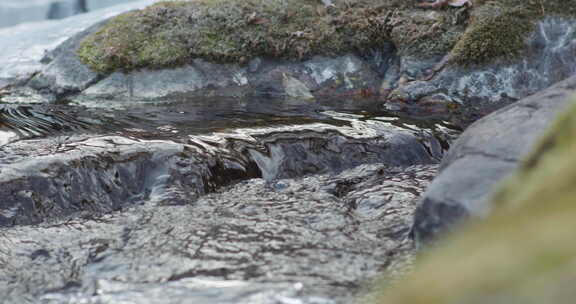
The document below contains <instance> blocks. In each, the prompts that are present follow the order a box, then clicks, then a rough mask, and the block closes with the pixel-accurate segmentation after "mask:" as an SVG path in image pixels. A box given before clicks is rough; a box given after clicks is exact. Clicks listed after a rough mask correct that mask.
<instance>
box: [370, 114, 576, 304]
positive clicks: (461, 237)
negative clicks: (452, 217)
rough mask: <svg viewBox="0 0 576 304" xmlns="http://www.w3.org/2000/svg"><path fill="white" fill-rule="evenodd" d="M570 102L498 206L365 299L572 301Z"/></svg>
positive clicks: (514, 303) (574, 207) (575, 131)
mask: <svg viewBox="0 0 576 304" xmlns="http://www.w3.org/2000/svg"><path fill="white" fill-rule="evenodd" d="M575 150H576V104H575V105H573V106H572V108H570V109H569V110H568V111H567V112H566V113H565V114H564V115H562V117H561V118H560V119H559V120H558V121H557V122H556V123H555V125H554V126H553V127H552V128H551V129H550V130H549V131H548V134H547V135H546V136H545V137H544V139H543V140H542V141H541V142H540V144H539V145H538V146H537V148H536V149H535V150H534V153H533V154H532V155H531V156H530V157H529V158H528V159H527V160H526V161H525V162H524V163H523V164H522V166H521V168H520V170H519V171H518V173H517V174H516V175H515V176H514V177H513V178H512V179H511V181H510V182H508V183H506V185H505V186H504V187H503V189H502V191H501V192H500V194H499V195H497V197H496V199H495V205H496V207H497V208H498V210H497V211H496V212H495V213H494V215H493V216H492V217H491V218H489V219H486V220H483V221H481V222H477V223H471V224H470V225H469V226H468V227H463V228H462V229H461V230H460V231H459V233H458V234H457V235H454V236H452V237H451V238H449V239H448V240H446V241H445V242H444V243H442V244H440V245H439V246H438V247H437V248H434V249H431V251H430V252H428V253H427V254H426V256H423V257H422V259H421V260H420V262H419V265H417V267H416V270H415V272H414V273H413V274H411V276H410V277H409V278H407V279H406V280H405V281H404V282H401V283H400V284H398V285H396V286H394V287H392V288H390V289H381V290H379V291H377V292H376V294H375V295H373V296H372V297H369V298H367V301H368V302H369V303H378V304H388V303H390V304H392V303H393V304H428V303H434V304H453V303H469V304H483V303H499V304H500V303H501V304H504V303H505V304H520V303H522V304H540V303H571V302H573V299H574V296H576V291H575V290H574V286H573V278H574V273H576V244H575V243H574V241H573V239H574V231H576V204H574V202H575V201H574V198H575V197H576V157H575V155H574V151H575Z"/></svg>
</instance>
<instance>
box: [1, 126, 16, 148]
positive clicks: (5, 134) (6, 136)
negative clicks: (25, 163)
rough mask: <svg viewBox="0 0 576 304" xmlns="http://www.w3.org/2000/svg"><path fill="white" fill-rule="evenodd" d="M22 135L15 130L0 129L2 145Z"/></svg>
mask: <svg viewBox="0 0 576 304" xmlns="http://www.w3.org/2000/svg"><path fill="white" fill-rule="evenodd" d="M19 138H20V137H19V136H18V134H16V133H15V132H13V131H6V130H0V146H3V145H5V144H8V143H11V142H13V141H15V140H17V139H19Z"/></svg>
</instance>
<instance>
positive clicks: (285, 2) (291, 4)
mask: <svg viewBox="0 0 576 304" xmlns="http://www.w3.org/2000/svg"><path fill="white" fill-rule="evenodd" d="M403 2H405V1H399V0H394V1H390V0H389V1H386V0H376V1H367V0H363V1H362V0H357V1H345V2H342V3H340V2H337V4H338V5H337V7H335V8H328V9H326V8H325V7H324V6H323V5H321V2H320V1H312V0H196V1H166V2H160V3H157V4H155V5H152V6H149V7H147V8H145V9H142V10H137V11H132V12H128V13H125V14H123V15H120V16H118V17H116V18H113V19H112V20H111V21H110V22H108V23H107V24H106V25H105V26H103V27H102V29H101V30H100V31H98V32H97V33H95V34H93V35H90V36H89V37H87V38H86V39H85V40H84V41H83V42H82V43H81V46H80V48H79V51H78V55H79V57H80V59H81V61H82V62H83V63H85V64H87V65H89V66H90V67H91V68H92V69H94V70H95V71H98V72H102V73H110V72H113V71H116V70H124V71H130V70H135V69H139V68H166V67H173V66H179V65H182V64H184V63H187V62H191V60H192V59H194V58H203V59H207V60H210V61H213V62H219V63H226V62H240V63H244V62H247V61H248V60H250V59H252V58H254V57H257V56H263V57H273V58H283V59H304V58H309V57H311V56H313V55H327V56H334V55H339V54H344V53H347V52H351V51H356V50H362V49H367V48H370V47H372V46H377V45H381V44H382V43H383V41H385V40H386V37H387V34H386V28H385V26H384V24H382V22H383V18H381V17H382V16H384V15H385V14H386V12H387V11H388V10H390V9H393V8H399V7H403V6H405V5H406V4H405V3H403Z"/></svg>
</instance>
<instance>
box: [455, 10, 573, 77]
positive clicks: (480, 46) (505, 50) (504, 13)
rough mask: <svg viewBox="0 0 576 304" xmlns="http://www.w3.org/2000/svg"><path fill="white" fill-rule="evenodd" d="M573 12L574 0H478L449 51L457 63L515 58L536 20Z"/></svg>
mask: <svg viewBox="0 0 576 304" xmlns="http://www.w3.org/2000/svg"><path fill="white" fill-rule="evenodd" d="M547 16H565V17H574V16H576V0H546V1H544V0H498V1H496V0H478V1H475V6H474V8H473V10H472V12H471V18H470V24H469V26H468V27H467V29H466V31H465V32H464V34H463V35H462V36H461V37H460V38H459V40H458V42H457V43H456V45H455V46H454V49H453V50H452V52H451V54H450V55H451V62H452V63H455V64H457V65H465V66H471V65H479V64H485V63H489V62H494V61H510V60H515V59H517V58H519V57H520V55H522V54H523V51H524V50H525V46H526V39H527V38H528V36H529V34H530V33H532V32H533V30H534V29H535V24H536V21H539V20H541V19H543V18H544V17H547Z"/></svg>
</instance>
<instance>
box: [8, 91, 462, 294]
mask: <svg viewBox="0 0 576 304" xmlns="http://www.w3.org/2000/svg"><path fill="white" fill-rule="evenodd" d="M223 103H224V102H223ZM191 104H194V103H185V104H174V105H172V106H166V105H163V106H160V108H159V109H157V110H154V106H147V107H146V109H147V111H145V112H146V113H147V114H148V115H149V116H146V115H142V116H140V114H141V112H138V111H139V110H138V109H139V108H138V107H136V108H134V109H128V110H126V111H125V112H122V111H119V110H116V111H110V112H106V111H100V112H99V110H97V109H88V110H87V111H92V112H90V113H91V115H90V116H91V117H92V118H93V119H94V120H96V117H97V115H95V113H100V114H99V115H100V116H101V118H100V119H101V123H104V124H105V122H107V121H108V119H110V118H112V119H110V120H113V121H115V122H116V123H117V124H118V126H114V127H113V128H112V129H113V130H109V129H106V128H102V129H98V130H93V132H92V133H84V134H80V133H79V132H74V133H72V134H68V135H62V136H51V137H48V138H37V139H28V140H18V141H15V142H11V143H8V144H6V145H4V146H2V149H1V150H2V151H1V156H0V159H1V162H2V166H1V167H0V183H1V184H2V192H3V193H2V197H5V198H10V199H9V200H5V201H4V203H3V204H2V209H1V210H0V218H1V221H0V222H1V224H2V225H3V226H5V227H4V228H1V230H0V240H1V241H0V264H2V267H1V270H0V272H1V273H0V294H1V295H2V296H3V299H5V301H6V302H7V303H27V302H38V301H40V302H43V303H117V302H119V301H123V300H130V301H138V302H143V303H165V302H166V301H168V300H167V298H166V297H169V298H170V299H169V301H172V302H173V303H178V302H181V301H184V299H186V301H188V300H190V299H194V300H195V301H197V302H198V303H213V302H214V301H216V302H221V303H347V302H349V301H350V300H351V297H352V295H353V293H354V292H355V291H357V289H358V287H359V286H360V284H362V282H363V281H364V280H366V279H368V278H370V277H372V276H374V275H376V274H377V272H378V271H380V270H382V269H384V268H386V266H387V265H388V264H390V263H391V262H392V261H393V260H394V259H395V257H396V256H397V255H402V254H404V253H406V252H411V250H413V246H412V244H411V242H410V241H409V240H408V239H407V234H408V233H409V228H410V227H411V223H412V213H413V210H414V207H415V200H416V198H417V197H418V195H419V194H420V193H421V192H422V191H423V189H424V187H425V186H426V185H427V184H428V183H429V181H430V180H431V179H432V177H433V176H434V174H435V171H436V167H437V165H435V164H436V163H437V162H438V160H439V158H440V157H441V155H442V153H443V151H444V149H445V148H446V147H447V146H446V145H447V143H448V142H449V141H450V139H451V138H452V137H453V136H454V134H455V132H454V131H450V130H449V129H447V128H446V127H445V126H442V124H441V123H437V124H433V123H428V122H422V121H416V120H414V121H410V120H402V119H399V118H397V117H393V116H386V115H384V113H372V114H369V113H370V112H359V113H353V112H350V111H348V112H338V111H333V110H329V109H323V110H322V111H312V112H310V113H316V114H315V115H312V114H307V115H303V114H302V113H305V111H303V110H302V106H301V105H300V106H298V107H296V108H297V109H299V110H298V111H294V110H293V109H292V110H293V111H292V112H291V111H290V110H289V109H290V107H289V106H284V107H285V108H284V110H286V111H285V112H284V113H283V115H278V114H277V115H276V116H273V115H270V114H268V115H265V114H263V113H260V115H258V113H255V111H246V112H241V111H236V112H235V110H234V109H235V106H234V105H233V104H231V103H230V101H228V103H227V104H226V107H225V108H226V112H225V113H220V115H217V114H215V113H219V112H218V107H215V108H212V109H211V111H210V113H212V115H214V116H207V117H205V118H204V119H206V120H205V121H202V119H199V120H198V121H196V120H195V119H194V117H195V116H194V115H192V114H195V115H198V117H202V115H201V113H199V112H197V111H192V109H194V110H198V108H189V105H191ZM206 104H213V103H212V102H211V101H207V102H206ZM216 104H217V103H216ZM343 104H345V103H343ZM196 105H197V106H198V104H196ZM306 105H307V107H306V108H308V107H310V105H309V104H306ZM204 107H206V105H204ZM237 107H239V108H245V107H246V104H245V103H244V104H243V103H242V102H239V103H238V104H237ZM257 107H258V106H257ZM260 108H261V109H262V108H263V107H261V106H260ZM272 108H274V106H273V107H272ZM237 110H238V108H237ZM239 112H240V113H239ZM120 113H124V114H120ZM142 113H143V112H142ZM275 113H278V112H275ZM362 113H363V114H362ZM83 115H87V114H86V113H84V114H82V112H80V114H79V115H77V117H78V119H81V118H82V117H83ZM108 115H111V116H108ZM218 117H219V118H218ZM187 119H188V120H187ZM212 119H213V120H214V121H213V122H212V123H210V122H209V121H212ZM152 121H154V122H155V123H150V122H152ZM169 121H171V124H166V122H169ZM186 121H188V122H189V123H190V126H188V127H186ZM225 122H227V123H225ZM195 124H198V125H204V128H205V129H201V128H196V127H195ZM243 124H245V125H246V124H247V125H251V126H252V127H250V128H249V127H247V126H244V127H241V126H242V125H243ZM259 124H260V125H259ZM255 125H256V126H255ZM258 125H259V126H258ZM119 126H121V127H119ZM23 224H26V225H25V226H22V225H23ZM30 224H33V225H30ZM195 303H196V302H195Z"/></svg>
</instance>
